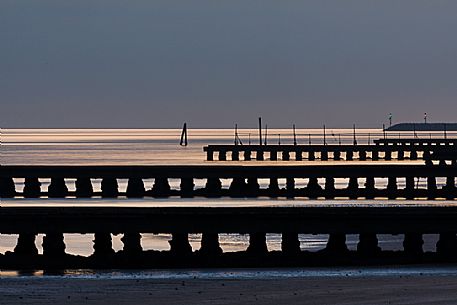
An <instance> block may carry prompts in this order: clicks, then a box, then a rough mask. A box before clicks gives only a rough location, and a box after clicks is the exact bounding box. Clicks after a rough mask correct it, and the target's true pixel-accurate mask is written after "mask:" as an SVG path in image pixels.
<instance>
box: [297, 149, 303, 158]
mask: <svg viewBox="0 0 457 305" xmlns="http://www.w3.org/2000/svg"><path fill="white" fill-rule="evenodd" d="M302 160H303V152H302V151H301V150H298V149H297V150H296V151H295V161H302Z"/></svg>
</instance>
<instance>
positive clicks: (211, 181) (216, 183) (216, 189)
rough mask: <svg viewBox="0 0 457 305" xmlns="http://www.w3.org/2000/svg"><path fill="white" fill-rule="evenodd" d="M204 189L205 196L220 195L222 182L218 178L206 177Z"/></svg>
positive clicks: (214, 196)
mask: <svg viewBox="0 0 457 305" xmlns="http://www.w3.org/2000/svg"><path fill="white" fill-rule="evenodd" d="M205 191H206V196H207V197H213V198H216V197H220V196H221V191H222V183H221V180H219V178H208V179H207V180H206V185H205Z"/></svg>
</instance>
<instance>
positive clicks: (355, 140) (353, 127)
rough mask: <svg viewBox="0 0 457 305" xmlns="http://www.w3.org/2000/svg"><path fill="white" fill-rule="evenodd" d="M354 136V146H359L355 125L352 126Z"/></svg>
mask: <svg viewBox="0 0 457 305" xmlns="http://www.w3.org/2000/svg"><path fill="white" fill-rule="evenodd" d="M352 129H353V134H354V145H357V138H356V137H355V124H353V125H352Z"/></svg>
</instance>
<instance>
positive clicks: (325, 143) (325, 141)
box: [324, 124, 327, 145]
mask: <svg viewBox="0 0 457 305" xmlns="http://www.w3.org/2000/svg"><path fill="white" fill-rule="evenodd" d="M324 145H327V139H326V135H325V124H324Z"/></svg>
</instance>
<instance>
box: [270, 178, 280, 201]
mask: <svg viewBox="0 0 457 305" xmlns="http://www.w3.org/2000/svg"><path fill="white" fill-rule="evenodd" d="M279 193H280V192H279V185H278V178H270V184H269V185H268V194H269V195H270V197H278V196H279Z"/></svg>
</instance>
